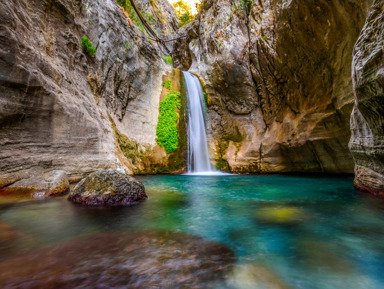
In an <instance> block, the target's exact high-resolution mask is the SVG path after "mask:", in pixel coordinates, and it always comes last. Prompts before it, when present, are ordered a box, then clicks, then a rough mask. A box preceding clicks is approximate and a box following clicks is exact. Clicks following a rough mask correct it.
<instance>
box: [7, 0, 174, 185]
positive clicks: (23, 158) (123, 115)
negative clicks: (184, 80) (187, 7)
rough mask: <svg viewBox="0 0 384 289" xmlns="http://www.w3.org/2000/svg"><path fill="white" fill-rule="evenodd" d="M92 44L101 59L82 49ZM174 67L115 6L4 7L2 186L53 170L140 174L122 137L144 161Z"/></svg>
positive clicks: (34, 1)
mask: <svg viewBox="0 0 384 289" xmlns="http://www.w3.org/2000/svg"><path fill="white" fill-rule="evenodd" d="M159 2H161V1H159ZM158 5H159V4H158ZM168 5H169V4H168ZM159 9H161V6H160V7H159ZM170 17H171V18H170V19H168V20H167V21H168V22H177V19H175V17H173V16H172V15H171V16H170ZM172 17H173V18H172ZM167 25H168V24H167ZM170 29H171V28H170ZM83 36H87V37H89V39H90V41H91V42H92V43H93V45H94V46H95V48H96V55H95V56H92V55H89V54H86V53H84V51H83V50H82V45H81V38H82V37H83ZM170 69H171V67H170V66H169V65H166V64H165V63H164V61H163V60H162V58H161V51H160V49H159V47H158V46H157V45H156V44H155V43H151V42H150V41H149V40H148V37H147V36H146V35H145V33H144V32H143V31H140V29H139V28H138V27H136V26H135V25H133V26H131V25H130V23H129V21H127V18H126V17H125V16H124V14H123V12H122V11H121V9H120V7H119V6H118V5H117V3H116V2H115V1H114V0H92V1H85V0H84V1H79V0H28V1H19V0H9V1H2V2H1V3H0V87H1V89H0V147H1V150H0V187H1V186H3V185H7V184H9V183H12V182H14V181H15V180H17V179H20V178H25V177H28V176H30V175H34V174H38V173H41V172H45V171H49V170H52V169H60V170H65V171H66V172H67V173H68V174H69V176H70V177H71V178H72V179H73V178H79V177H81V176H82V175H84V174H86V173H89V172H91V171H95V170H97V169H107V168H111V169H121V170H125V171H126V172H128V173H132V172H133V171H134V170H136V169H137V168H136V167H135V164H134V163H133V160H132V159H129V157H128V158H127V157H126V156H124V155H123V153H122V152H121V150H120V148H119V146H118V144H117V141H116V135H115V132H116V131H119V132H120V133H121V134H123V135H125V137H127V139H129V140H130V141H132V142H133V143H134V144H135V146H136V147H135V149H136V153H137V155H139V152H141V151H142V150H144V149H145V148H147V149H148V148H149V149H151V148H154V147H155V146H156V143H155V138H156V124H157V118H158V108H159V98H160V94H161V90H162V83H163V82H162V77H163V74H164V73H165V72H166V71H167V70H170ZM158 161H159V162H160V163H162V162H164V161H166V156H165V152H163V151H160V153H159V154H158Z"/></svg>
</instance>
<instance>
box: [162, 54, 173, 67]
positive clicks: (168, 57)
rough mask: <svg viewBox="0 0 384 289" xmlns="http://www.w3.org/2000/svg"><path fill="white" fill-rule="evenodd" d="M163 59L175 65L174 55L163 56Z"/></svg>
mask: <svg viewBox="0 0 384 289" xmlns="http://www.w3.org/2000/svg"><path fill="white" fill-rule="evenodd" d="M163 59H164V60H165V63H167V64H170V65H173V60H172V56H167V57H165V56H163Z"/></svg>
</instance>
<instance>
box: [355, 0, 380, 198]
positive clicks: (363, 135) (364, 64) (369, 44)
mask: <svg viewBox="0 0 384 289" xmlns="http://www.w3.org/2000/svg"><path fill="white" fill-rule="evenodd" d="M383 48H384V1H382V0H375V1H374V3H373V5H372V7H371V10H370V13H369V16H368V19H367V21H366V23H365V26H364V28H363V30H362V32H361V34H360V37H359V39H358V41H357V43H356V45H355V48H354V53H353V65H352V70H353V85H354V90H355V106H354V108H353V113H352V117H351V132H352V136H351V140H350V143H349V147H350V149H351V152H352V155H353V157H354V159H355V162H356V166H355V186H356V187H358V188H360V189H364V190H368V191H370V192H372V193H375V194H380V195H384V54H383Z"/></svg>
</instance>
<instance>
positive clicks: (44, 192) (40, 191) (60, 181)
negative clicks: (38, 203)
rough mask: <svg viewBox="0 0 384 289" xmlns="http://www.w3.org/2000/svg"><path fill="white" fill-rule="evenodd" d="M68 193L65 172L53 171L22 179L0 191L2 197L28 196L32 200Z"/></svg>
mask: <svg viewBox="0 0 384 289" xmlns="http://www.w3.org/2000/svg"><path fill="white" fill-rule="evenodd" d="M68 191H69V181H68V177H67V174H66V172H64V171H60V170H54V171H50V172H47V173H44V174H42V175H35V176H32V177H30V178H27V179H22V180H19V181H17V182H15V183H14V184H12V185H10V186H7V187H5V188H3V189H1V190H0V193H1V194H4V195H15V196H17V195H30V196H31V197H33V198H43V197H49V196H58V195H62V194H64V193H65V192H68Z"/></svg>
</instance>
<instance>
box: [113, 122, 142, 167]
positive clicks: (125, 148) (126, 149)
mask: <svg viewBox="0 0 384 289" xmlns="http://www.w3.org/2000/svg"><path fill="white" fill-rule="evenodd" d="M108 116H109V120H110V121H111V124H112V129H113V133H114V135H115V139H116V141H117V143H118V144H119V147H120V149H121V151H122V152H123V154H124V155H125V156H126V157H127V158H128V159H130V160H131V161H132V163H133V164H135V163H136V161H137V160H138V157H139V155H141V153H140V152H139V145H138V144H137V142H136V141H134V140H131V139H129V138H128V137H127V136H126V135H125V134H122V133H121V132H120V131H119V130H118V129H117V127H116V124H115V122H114V121H113V119H112V117H111V116H110V115H108Z"/></svg>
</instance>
